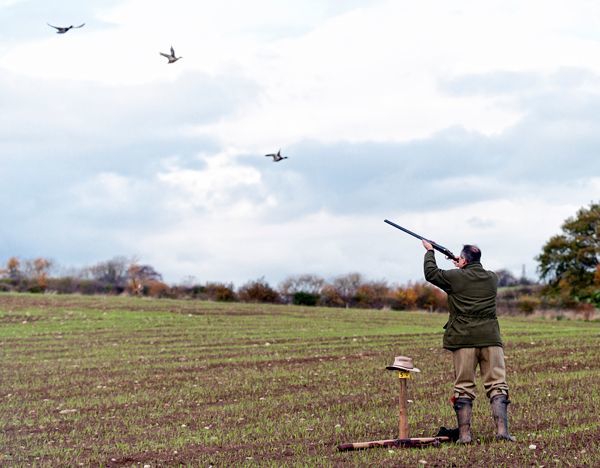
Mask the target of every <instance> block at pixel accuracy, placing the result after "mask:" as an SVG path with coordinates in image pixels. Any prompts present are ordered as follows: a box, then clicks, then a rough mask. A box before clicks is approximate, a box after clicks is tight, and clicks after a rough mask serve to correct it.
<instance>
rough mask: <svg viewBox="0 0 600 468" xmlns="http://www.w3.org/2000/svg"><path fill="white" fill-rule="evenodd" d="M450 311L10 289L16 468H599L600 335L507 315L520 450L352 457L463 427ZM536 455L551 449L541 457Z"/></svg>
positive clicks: (10, 423)
mask: <svg viewBox="0 0 600 468" xmlns="http://www.w3.org/2000/svg"><path fill="white" fill-rule="evenodd" d="M445 318H446V316H445V315H444V314H429V313H424V312H394V311H375V310H344V309H329V308H327V309H319V308H302V307H296V306H272V305H251V304H224V303H211V302H197V301H173V300H150V299H137V298H115V297H80V296H48V295H45V296H43V295H13V294H0V465H2V466H30V465H31V466H77V465H81V466H91V465H93V466H144V465H146V466H151V467H153V466H170V465H188V466H211V465H212V466H240V465H244V466H282V465H283V466H286V465H287V466H289V465H292V466H300V465H302V466H341V465H344V466H365V465H377V466H419V465H421V466H542V465H543V466H599V465H600V451H599V449H598V448H597V442H598V440H599V439H600V418H599V417H598V414H600V347H599V346H598V343H599V338H600V322H598V321H595V322H583V321H574V320H561V321H560V320H544V319H528V318H514V317H512V318H501V319H500V324H501V327H502V332H503V336H504V340H505V344H506V347H505V352H506V356H507V368H508V379H509V385H510V386H511V400H512V402H513V403H512V405H510V407H509V414H510V423H511V430H512V432H513V434H514V435H515V436H516V437H517V439H518V442H517V443H515V444H509V443H501V442H495V441H494V440H493V424H492V421H491V416H490V411H489V404H488V403H487V401H486V399H485V396H484V394H483V389H482V388H481V386H480V387H479V392H478V396H479V398H478V399H477V400H476V402H475V404H474V421H473V429H474V435H475V437H476V439H477V442H476V443H475V444H472V445H471V446H467V447H462V446H456V445H452V444H442V445H441V446H440V447H437V448H435V447H431V448H424V449H391V450H388V449H387V448H377V449H370V450H363V451H355V452H339V451H338V450H337V445H338V444H340V443H345V442H359V441H369V440H378V439H388V438H394V437H397V434H398V402H397V397H398V378H397V375H396V374H395V373H394V372H390V371H386V370H385V366H386V365H388V364H390V363H391V362H392V361H393V359H394V356H396V355H401V354H402V355H407V356H410V357H412V358H413V359H414V362H415V365H416V366H417V367H419V368H420V369H421V371H422V372H421V374H417V375H416V377H415V378H414V379H411V380H410V381H409V382H408V385H409V389H408V392H409V398H410V400H411V403H409V409H408V411H409V429H410V435H411V436H413V437H417V436H431V435H434V434H435V433H436V432H437V429H438V428H439V427H440V426H442V425H443V426H447V427H450V426H452V427H453V426H454V425H455V417H454V411H453V410H452V408H451V406H450V405H449V403H448V398H449V396H450V395H451V387H452V386H451V380H452V371H451V361H450V355H449V353H447V352H446V351H443V350H442V349H441V336H442V325H443V324H444V322H445ZM533 446H535V448H533Z"/></svg>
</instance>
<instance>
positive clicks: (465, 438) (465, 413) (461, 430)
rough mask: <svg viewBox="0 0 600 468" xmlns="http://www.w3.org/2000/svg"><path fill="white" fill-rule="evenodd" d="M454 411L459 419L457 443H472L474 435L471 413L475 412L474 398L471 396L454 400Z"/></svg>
mask: <svg viewBox="0 0 600 468" xmlns="http://www.w3.org/2000/svg"><path fill="white" fill-rule="evenodd" d="M454 411H456V419H457V420H458V440H457V441H456V443H457V444H470V443H471V440H472V439H473V436H472V434H471V415H472V414H473V400H471V399H470V398H457V399H456V401H455V402H454Z"/></svg>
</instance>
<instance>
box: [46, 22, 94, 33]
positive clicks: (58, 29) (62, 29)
mask: <svg viewBox="0 0 600 468" xmlns="http://www.w3.org/2000/svg"><path fill="white" fill-rule="evenodd" d="M46 24H47V25H48V26H50V27H52V28H54V29H56V34H64V33H66V32H67V31H68V30H69V29H73V28H83V27H84V26H85V23H81V24H80V25H79V26H73V25H71V26H66V27H64V26H52V25H51V24H50V23H46Z"/></svg>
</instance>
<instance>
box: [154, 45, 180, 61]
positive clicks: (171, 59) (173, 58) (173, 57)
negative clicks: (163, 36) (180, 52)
mask: <svg viewBox="0 0 600 468" xmlns="http://www.w3.org/2000/svg"><path fill="white" fill-rule="evenodd" d="M160 55H162V56H163V57H167V59H168V60H169V63H173V62H177V60H179V59H180V58H183V57H175V50H174V49H173V46H171V54H165V53H163V52H160Z"/></svg>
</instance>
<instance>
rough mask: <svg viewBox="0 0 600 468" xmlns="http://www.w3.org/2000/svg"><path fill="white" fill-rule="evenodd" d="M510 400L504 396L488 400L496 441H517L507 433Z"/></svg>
mask: <svg viewBox="0 0 600 468" xmlns="http://www.w3.org/2000/svg"><path fill="white" fill-rule="evenodd" d="M509 403H510V400H509V399H508V396H506V395H504V394H500V395H496V396H494V397H493V398H492V399H491V400H490V404H491V405H492V416H493V417H494V422H495V423H496V440H507V441H510V442H515V441H516V440H517V439H516V438H515V437H513V436H511V435H510V433H509V432H508V412H507V409H508V405H509Z"/></svg>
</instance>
